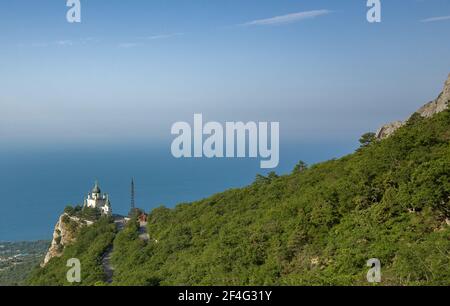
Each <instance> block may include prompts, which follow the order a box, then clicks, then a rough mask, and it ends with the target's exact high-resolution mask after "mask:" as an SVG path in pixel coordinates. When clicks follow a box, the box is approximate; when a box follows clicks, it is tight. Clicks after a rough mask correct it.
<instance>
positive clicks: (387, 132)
mask: <svg viewBox="0 0 450 306" xmlns="http://www.w3.org/2000/svg"><path fill="white" fill-rule="evenodd" d="M404 124H405V123H404V122H402V121H394V122H391V123H388V124H385V125H383V126H382V127H381V128H379V129H378V131H377V133H376V135H375V137H376V138H377V139H385V138H387V137H389V136H391V135H392V134H394V132H395V131H396V130H398V129H399V128H401V127H402V126H403V125H404Z"/></svg>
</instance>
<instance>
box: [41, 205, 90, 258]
mask: <svg viewBox="0 0 450 306" xmlns="http://www.w3.org/2000/svg"><path fill="white" fill-rule="evenodd" d="M86 225H92V222H91V221H87V220H80V219H79V218H76V217H72V216H69V215H68V214H65V213H64V214H62V215H61V216H60V217H59V220H58V223H56V225H55V230H54V231H53V240H52V243H51V245H50V248H49V249H48V252H47V254H46V255H45V258H44V261H43V263H42V264H41V267H45V266H46V265H47V263H48V262H49V261H50V260H51V259H52V258H54V257H60V256H61V255H62V253H63V251H64V248H65V247H66V246H67V245H69V244H71V243H73V242H74V241H75V236H76V234H77V231H76V229H77V228H80V227H82V226H86Z"/></svg>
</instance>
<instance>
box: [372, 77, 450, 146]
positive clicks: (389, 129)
mask: <svg viewBox="0 0 450 306" xmlns="http://www.w3.org/2000/svg"><path fill="white" fill-rule="evenodd" d="M449 102H450V74H449V75H448V79H447V81H446V82H445V85H444V89H443V90H442V93H441V94H440V95H439V97H437V99H436V100H434V101H431V102H429V103H427V104H425V105H424V106H422V107H421V108H419V109H418V110H417V112H416V113H418V114H420V115H421V116H422V117H425V118H429V117H432V116H433V115H435V114H437V113H440V112H442V111H444V110H445V109H447V108H448V107H449V104H450V103H449ZM404 124H405V122H402V121H395V122H392V123H389V124H386V125H383V126H382V127H381V128H380V129H379V130H378V131H377V133H376V138H377V139H385V138H387V137H389V136H391V135H392V134H393V133H395V131H396V130H398V129H399V128H401V127H402V126H403V125H404Z"/></svg>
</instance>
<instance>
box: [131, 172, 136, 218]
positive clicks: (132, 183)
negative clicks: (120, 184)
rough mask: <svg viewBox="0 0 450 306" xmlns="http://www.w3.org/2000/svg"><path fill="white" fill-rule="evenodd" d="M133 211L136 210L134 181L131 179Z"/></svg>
mask: <svg viewBox="0 0 450 306" xmlns="http://www.w3.org/2000/svg"><path fill="white" fill-rule="evenodd" d="M131 209H132V210H134V209H135V204H134V179H133V178H132V179H131Z"/></svg>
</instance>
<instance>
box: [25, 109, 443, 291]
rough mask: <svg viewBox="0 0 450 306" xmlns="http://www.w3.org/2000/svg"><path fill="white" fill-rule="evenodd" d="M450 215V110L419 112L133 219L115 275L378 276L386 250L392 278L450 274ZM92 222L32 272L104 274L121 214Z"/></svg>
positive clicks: (294, 279) (260, 281)
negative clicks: (358, 141)
mask: <svg viewBox="0 0 450 306" xmlns="http://www.w3.org/2000/svg"><path fill="white" fill-rule="evenodd" d="M217 175H218V176H220V173H218V174H217ZM449 224H450V111H449V110H448V109H446V110H443V111H442V112H440V113H437V114H434V116H432V117H430V118H426V117H422V116H421V115H420V114H418V113H416V114H414V115H413V116H411V118H410V119H409V120H408V121H407V122H406V123H404V124H403V125H402V126H401V127H399V128H398V129H397V130H396V131H395V133H394V134H392V135H390V136H389V137H387V138H385V139H383V140H381V141H376V140H373V141H372V142H369V143H366V144H365V145H364V146H363V147H361V148H360V149H359V150H357V151H356V152H355V153H353V154H351V155H348V156H346V157H343V158H341V159H337V160H331V161H328V162H324V163H320V164H317V165H314V166H312V167H311V168H306V167H304V166H302V165H300V166H299V167H296V169H295V171H294V172H293V173H292V174H290V175H285V176H281V177H278V176H276V175H275V174H271V175H269V176H268V177H262V176H258V177H257V180H256V181H255V183H254V184H252V185H250V186H248V187H245V188H241V189H233V190H228V191H226V192H223V193H220V194H217V195H214V196H212V197H210V198H207V199H204V200H201V201H198V202H194V203H190V204H181V205H178V206H177V207H176V208H175V209H168V208H164V207H161V208H158V209H155V210H153V211H152V212H151V213H150V215H149V220H148V233H149V235H150V240H149V241H148V242H147V241H143V240H141V239H140V238H139V227H138V226H137V224H136V223H135V222H130V223H128V225H127V226H126V228H125V229H124V230H123V231H121V232H119V233H118V234H116V235H115V238H114V242H113V244H114V251H113V254H112V263H113V265H114V277H113V283H112V284H113V285H180V284H186V285H270V284H276V285H311V284H314V285H366V284H368V283H367V281H366V273H367V271H368V269H369V268H368V267H367V266H366V262H367V260H369V259H370V258H378V259H379V260H380V261H381V264H382V277H383V281H382V284H384V285H450V227H449ZM102 228H103V229H102ZM83 231H84V236H80V237H78V239H77V242H75V243H74V245H73V246H69V247H68V248H67V250H66V251H65V252H64V253H65V254H64V255H63V257H62V258H57V259H54V260H53V259H52V261H50V263H49V265H48V266H47V267H45V268H44V269H39V270H38V271H36V273H35V275H34V276H33V277H32V278H31V280H30V283H32V284H42V283H45V284H48V283H55V284H62V283H64V280H60V278H65V274H64V271H65V270H64V269H65V265H64V264H65V262H64V261H63V260H64V259H66V258H67V256H81V257H83V258H82V264H83V263H84V262H86V263H88V264H89V265H90V266H89V267H90V268H89V269H90V270H92V271H97V272H96V274H95V275H94V276H95V277H94V276H92V275H91V274H88V276H89V277H86V278H83V283H82V284H83V285H89V284H95V283H97V284H99V281H101V280H102V279H103V280H104V275H102V274H101V272H100V269H101V262H100V261H101V260H100V259H101V254H102V252H103V251H104V250H105V249H106V248H107V247H108V244H110V243H111V241H113V238H112V236H111V235H114V230H113V227H111V222H109V223H108V222H107V220H105V221H104V222H103V224H96V225H94V227H90V228H85V229H83ZM86 237H88V238H86ZM87 241H96V243H95V244H96V245H98V246H97V247H96V248H94V249H92V247H89V246H88V245H87ZM82 246H84V247H82ZM82 251H84V253H83V252H82ZM86 251H88V252H87V253H86ZM66 252H68V253H66Z"/></svg>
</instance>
